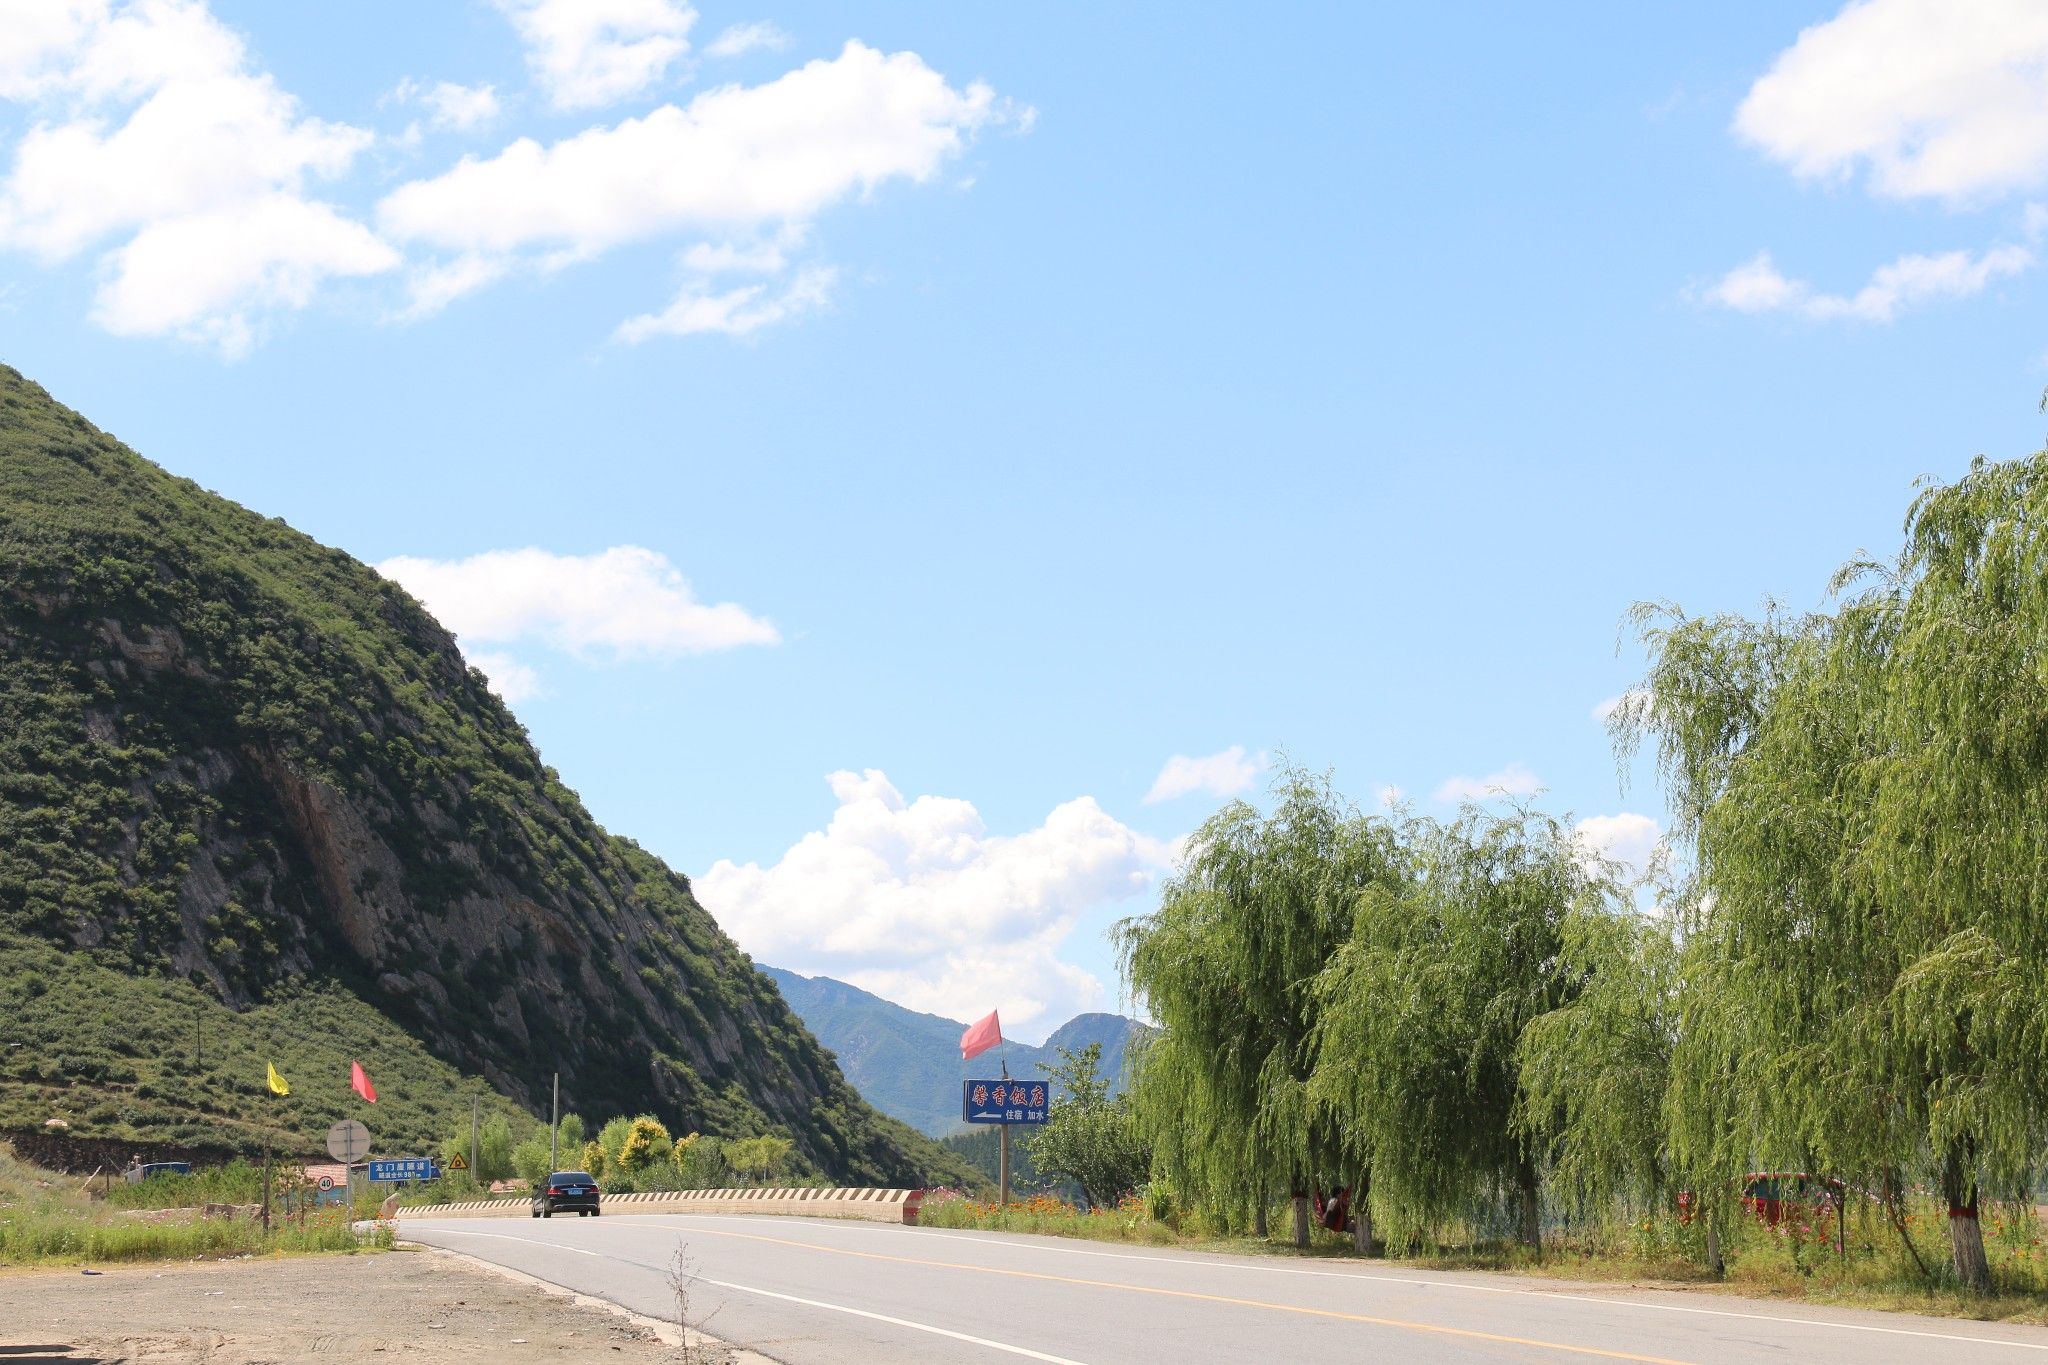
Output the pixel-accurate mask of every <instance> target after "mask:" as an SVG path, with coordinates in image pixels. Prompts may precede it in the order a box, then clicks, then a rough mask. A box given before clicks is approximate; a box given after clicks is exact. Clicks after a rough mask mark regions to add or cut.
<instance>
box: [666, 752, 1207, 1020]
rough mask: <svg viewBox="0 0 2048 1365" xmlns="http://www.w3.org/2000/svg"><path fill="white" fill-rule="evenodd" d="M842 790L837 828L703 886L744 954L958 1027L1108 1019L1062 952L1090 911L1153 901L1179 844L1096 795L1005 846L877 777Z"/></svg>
mask: <svg viewBox="0 0 2048 1365" xmlns="http://www.w3.org/2000/svg"><path fill="white" fill-rule="evenodd" d="M828 781H829V782H830V784H831V787H832V794H833V797H834V798H835V800H836V801H837V802H838V809H837V810H835V811H834V812H833V815H832V819H831V822H830V823H829V824H828V825H827V826H826V827H825V828H824V829H823V830H820V831H815V832H813V833H810V834H806V835H804V837H803V838H802V839H800V840H798V841H797V842H796V843H795V844H794V845H792V846H791V847H790V849H789V850H788V851H787V852H786V853H784V854H783V855H782V857H781V858H780V859H779V860H778V861H777V862H775V863H774V864H773V865H771V866H768V867H762V866H760V865H758V864H756V863H747V864H745V865H736V864H734V863H732V862H730V861H727V860H720V861H719V862H717V863H715V864H713V865H712V867H711V868H710V870H709V871H707V872H705V873H704V874H703V875H702V876H700V877H698V878H697V879H696V890H697V895H698V898H699V899H700V900H701V901H702V902H703V903H704V905H705V907H706V908H707V909H709V910H710V911H711V913H712V914H713V915H714V916H716V917H717V919H718V922H719V923H720V925H721V926H723V927H724V928H725V930H726V931H727V932H728V933H730V934H731V935H732V936H733V937H734V938H735V939H737V940H738V941H739V944H740V946H741V947H743V948H745V949H746V950H747V951H748V952H750V953H752V954H753V955H754V956H755V957H756V958H757V959H760V960H763V961H768V962H773V963H775V964H776V965H777V966H781V967H788V968H790V969H792V970H795V971H799V972H806V973H820V972H822V973H826V974H828V975H831V976H834V977H838V978H839V979H841V980H844V981H851V982H853V983H854V984H855V985H857V986H860V987H862V988H863V989H866V990H871V991H874V992H876V993H877V994H880V995H883V996H886V997H888V998H889V999H892V1000H896V1001H897V1002H899V1003H901V1004H905V1005H908V1006H910V1007H912V1008H914V1009H922V1010H931V1011H934V1012H937V1013H940V1014H945V1015H949V1016H951V1017H953V1018H974V1017H978V1016H979V1015H982V1014H985V1013H987V1012H988V1011H989V1010H990V1009H1000V1010H1001V1011H1002V1014H1003V1020H1004V1022H1005V1024H1006V1025H1008V1026H1011V1027H1016V1028H1023V1027H1025V1026H1028V1025H1029V1024H1030V1023H1031V1021H1033V1020H1037V1019H1044V1020H1047V1021H1049V1022H1057V1021H1058V1020H1060V1019H1063V1018H1065V1017H1066V1015H1068V1014H1070V1013H1073V1012H1076V1011H1079V1010H1083V1009H1089V1008H1100V1007H1101V1006H1102V1004H1103V1003H1104V1002H1105V999H1106V992H1105V991H1104V989H1103V986H1102V984H1101V983H1100V982H1099V981H1097V980H1096V979H1095V978H1094V977H1093V976H1092V975H1091V974H1089V973H1088V972H1086V971H1083V970H1081V969H1080V968H1077V967H1074V966H1072V965H1070V964H1068V963H1065V962H1063V961H1061V960H1060V959H1059V957H1058V956H1057V954H1058V951H1059V949H1060V947H1061V945H1062V944H1063V943H1064V942H1065V941H1066V939H1067V938H1068V937H1069V935H1071V934H1072V932H1073V929H1074V926H1075V924H1076V923H1077V922H1078V920H1079V919H1080V917H1081V916H1082V915H1083V914H1084V913H1086V912H1087V911H1089V910H1092V909H1096V908H1099V907H1102V906H1106V905H1111V904H1114V903H1116V902H1119V901H1123V900H1126V899H1128V898H1129V897H1131V896H1134V895H1137V894H1138V893H1140V892H1142V891H1144V890H1145V889H1147V888H1148V887H1149V886H1150V885H1151V884H1152V881H1153V878H1154V877H1155V876H1156V875H1157V873H1158V872H1159V871H1160V870H1162V869H1163V868H1164V867H1165V866H1166V864H1167V860H1168V859H1169V858H1170V857H1171V852H1172V851H1171V848H1170V846H1168V845H1166V844H1163V843H1161V842H1160V841H1158V840H1155V839H1150V838H1147V837H1146V836H1144V835H1142V834H1139V833H1137V832H1136V831H1134V830H1132V829H1130V828H1128V827H1127V826H1125V825H1123V824H1121V823H1120V822H1118V821H1117V820H1115V819H1114V818H1112V817H1111V816H1110V815H1109V814H1108V813H1107V812H1105V811H1104V810H1103V809H1102V808H1101V807H1100V806H1099V805H1097V804H1096V803H1095V801H1094V799H1093V798H1091V797H1086V796H1083V797H1077V798H1076V799H1074V800H1072V801H1068V802H1066V803H1064V804H1062V805H1060V806H1058V807H1057V808H1055V809H1054V810H1053V811H1052V812H1051V813H1050V814H1048V815H1047V816H1046V818H1045V820H1044V822H1043V823H1042V824H1040V825H1039V826H1038V827H1037V828H1036V829H1032V830H1028V831H1026V832H1025V833H1022V834H1016V835H994V834H990V833H989V832H988V830H987V827H986V826H985V825H984V824H983V822H982V819H981V816H980V814H979V813H978V812H977V811H976V810H975V808H974V806H973V805H972V804H971V803H969V802H967V801H963V800H958V799H955V798H947V797H937V796H920V797H918V798H917V799H916V800H914V801H905V800H904V798H903V795H902V793H900V792H899V791H897V789H896V788H895V787H894V786H892V785H891V784H890V782H889V780H888V778H887V777H886V776H884V775H883V774H882V773H881V772H879V771H877V770H875V769H873V768H870V769H868V770H867V771H866V772H864V773H852V772H836V773H833V774H832V775H831V777H830V778H829V779H828Z"/></svg>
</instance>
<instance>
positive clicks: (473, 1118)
mask: <svg viewBox="0 0 2048 1365" xmlns="http://www.w3.org/2000/svg"><path fill="white" fill-rule="evenodd" d="M482 1107H483V1099H482V1097H481V1096H476V1095H472V1096H471V1097H470V1100H469V1178H470V1179H471V1180H475V1181H478V1182H481V1181H482V1179H483V1172H482V1171H481V1170H479V1169H478V1168H477V1164H476V1125H477V1113H478V1111H479V1110H480V1109H481V1108H482Z"/></svg>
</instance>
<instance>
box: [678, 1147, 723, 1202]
mask: <svg viewBox="0 0 2048 1365" xmlns="http://www.w3.org/2000/svg"><path fill="white" fill-rule="evenodd" d="M674 1159H675V1165H676V1176H677V1179H678V1181H679V1183H680V1184H681V1185H682V1188H684V1189H686V1190H717V1189H723V1188H725V1185H726V1176H727V1168H726V1154H725V1144H724V1143H723V1142H720V1141H719V1140H718V1139H717V1138H715V1137H705V1136H702V1135H700V1134H697V1133H691V1134H690V1135H689V1136H688V1137H684V1138H678V1139H677V1140H676V1145H675V1154H674Z"/></svg>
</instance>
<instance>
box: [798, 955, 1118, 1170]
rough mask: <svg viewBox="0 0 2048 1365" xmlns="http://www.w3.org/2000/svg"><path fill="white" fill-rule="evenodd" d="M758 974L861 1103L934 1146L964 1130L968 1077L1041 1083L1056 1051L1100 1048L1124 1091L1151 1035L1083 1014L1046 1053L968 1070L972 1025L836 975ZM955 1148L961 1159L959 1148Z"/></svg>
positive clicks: (999, 1050) (998, 1050) (1010, 1049)
mask: <svg viewBox="0 0 2048 1365" xmlns="http://www.w3.org/2000/svg"><path fill="white" fill-rule="evenodd" d="M761 970H762V971H763V972H765V973H766V974H767V975H768V976H769V977H770V978H772V979H773V980H774V982H775V984H776V985H778V986H780V987H781V988H782V995H783V998H784V999H785V1000H787V1001H789V1007H790V1008H791V1009H793V1010H795V1011H796V1013H797V1016H798V1017H799V1018H801V1019H802V1020H803V1021H804V1026H805V1027H806V1028H808V1029H810V1031H811V1032H812V1033H814V1034H816V1035H817V1037H818V1040H819V1041H820V1042H822V1043H824V1045H825V1046H826V1047H828V1048H830V1049H831V1050H832V1055H833V1056H834V1057H836V1058H837V1059H838V1061H839V1065H840V1068H841V1069H842V1070H843V1071H845V1073H846V1078H847V1079H848V1080H849V1081H852V1082H853V1085H854V1088H855V1089H857V1090H858V1091H860V1093H861V1097H862V1098H863V1099H865V1100H866V1101H867V1102H868V1103H869V1104H872V1105H873V1106H874V1107H875V1108H877V1109H879V1110H881V1111H882V1112H883V1113H884V1114H887V1115H889V1116H890V1117H891V1118H896V1119H901V1120H902V1121H903V1122H905V1123H907V1124H909V1125H910V1126H911V1127H913V1128H915V1129H917V1130H918V1131H919V1132H923V1133H929V1134H931V1135H932V1136H933V1137H944V1136H945V1135H946V1134H948V1133H951V1132H953V1131H954V1130H956V1129H958V1128H960V1127H961V1126H962V1124H961V1120H960V1082H961V1081H962V1080H963V1079H965V1078H966V1076H967V1074H968V1072H972V1073H973V1074H974V1075H976V1076H997V1075H1001V1074H1002V1070H1001V1069H1002V1067H1003V1065H1004V1064H1006V1063H1007V1064H1008V1066H1009V1068H1010V1074H1011V1075H1012V1076H1029V1077H1034V1078H1035V1077H1038V1076H1042V1075H1044V1074H1045V1073H1044V1072H1043V1071H1041V1070H1040V1069H1039V1063H1041V1062H1046V1063H1051V1062H1056V1061H1058V1060H1059V1052H1058V1051H1057V1049H1059V1048H1067V1049H1069V1050H1071V1051H1078V1050H1079V1049H1081V1048H1083V1047H1086V1046H1087V1045H1088V1044H1089V1043H1101V1044H1102V1071H1103V1074H1104V1075H1106V1076H1109V1077H1111V1078H1112V1084H1113V1085H1114V1086H1115V1087H1116V1088H1117V1089H1121V1088H1122V1082H1123V1074H1124V1071H1123V1065H1124V1057H1125V1054H1126V1052H1127V1051H1128V1049H1129V1047H1130V1044H1131V1042H1132V1041H1133V1040H1134V1039H1136V1038H1137V1037H1139V1036H1140V1035H1142V1034H1143V1033H1145V1032H1146V1031H1147V1029H1146V1026H1145V1025H1144V1024H1141V1023H1139V1022H1138V1021H1137V1020H1135V1019H1126V1018H1125V1017H1124V1016H1122V1015H1120V1014H1082V1015H1076V1016H1075V1017H1074V1018H1073V1019H1070V1020H1068V1021H1067V1022H1066V1023H1065V1024H1062V1025H1061V1026H1060V1027H1059V1028H1058V1029H1056V1030H1055V1031H1054V1032H1053V1034H1052V1036H1051V1037H1050V1038H1047V1039H1046V1040H1045V1045H1044V1046H1043V1047H1034V1046H1032V1045H1031V1044H1030V1043H1017V1042H1009V1041H1005V1042H1003V1043H1002V1044H1001V1045H999V1046H998V1047H995V1048H993V1049H991V1050H989V1051H987V1052H984V1053H982V1054H981V1055H980V1056H979V1057H976V1058H975V1059H974V1060H973V1061H972V1062H969V1063H967V1064H966V1066H965V1069H964V1070H963V1068H962V1064H961V1061H960V1034H961V1032H962V1030H964V1029H965V1028H966V1027H967V1026H966V1025H965V1024H963V1023H960V1022H959V1021H958V1020H954V1019H945V1018H941V1017H940V1016H939V1015H936V1014H920V1013H918V1012H917V1011H916V1010H909V1009H905V1008H904V1007H903V1006H901V1005H897V1004H893V1003H891V1002H890V1001H887V1000H884V999H882V997H880V996H878V995H873V994H870V993H869V992H867V991H864V990H862V989H860V987H858V986H850V985H848V984H847V983H846V982H844V981H835V980H833V979H832V978H831V977H829V976H799V975H798V974H797V973H795V972H791V971H784V970H783V969H782V968H780V967H763V968H761ZM948 1145H949V1146H953V1147H955V1148H956V1150H957V1146H956V1145H955V1144H948Z"/></svg>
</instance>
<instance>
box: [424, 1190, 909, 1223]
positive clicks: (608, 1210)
mask: <svg viewBox="0 0 2048 1365" xmlns="http://www.w3.org/2000/svg"><path fill="white" fill-rule="evenodd" d="M923 1201H924V1191H923V1190H881V1189H861V1188H837V1189H779V1190H778V1189H769V1190H675V1191H669V1192H650V1193H647V1194H608V1195H605V1196H604V1199H603V1208H604V1212H605V1214H606V1215H618V1214H634V1213H758V1214H768V1215H783V1216H789V1215H797V1216H801V1217H806V1218H855V1219H859V1220H861V1221H862V1222H868V1223H909V1224H915V1223H916V1222H917V1211H918V1206H919V1205H920V1204H921V1203H923ZM532 1215H533V1203H532V1201H531V1200H529V1199H469V1200H464V1201H462V1202H461V1203H456V1204H414V1205H411V1206H409V1207H406V1208H402V1209H400V1210H398V1217H399V1218H400V1219H406V1218H529V1217H531V1216H532Z"/></svg>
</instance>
